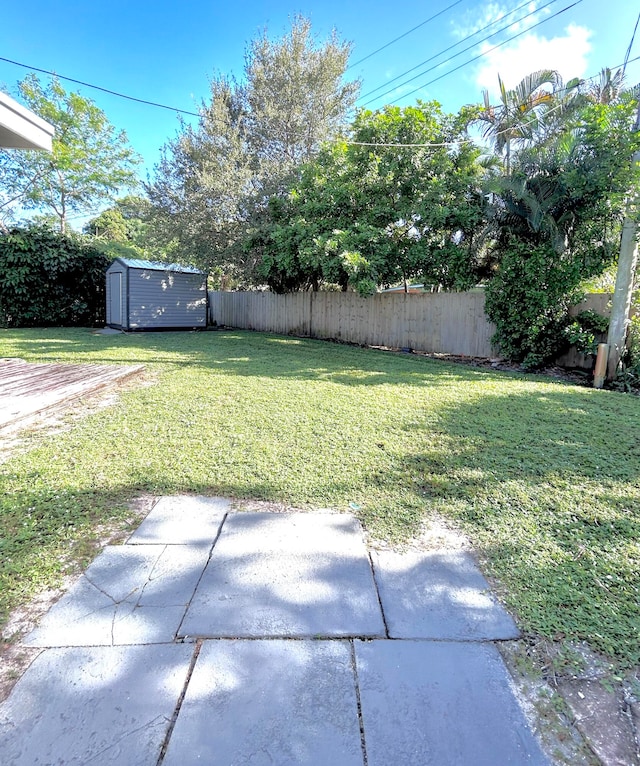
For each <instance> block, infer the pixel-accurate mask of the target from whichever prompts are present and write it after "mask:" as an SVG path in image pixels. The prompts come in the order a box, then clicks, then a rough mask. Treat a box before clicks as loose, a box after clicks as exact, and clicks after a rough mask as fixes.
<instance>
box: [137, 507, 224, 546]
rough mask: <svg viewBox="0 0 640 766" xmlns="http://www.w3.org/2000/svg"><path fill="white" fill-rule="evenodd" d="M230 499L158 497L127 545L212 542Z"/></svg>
mask: <svg viewBox="0 0 640 766" xmlns="http://www.w3.org/2000/svg"><path fill="white" fill-rule="evenodd" d="M230 507H231V502H230V501H229V500H226V499H224V498H222V497H204V496H198V497H193V496H190V495H189V496H187V495H182V496H176V497H161V498H160V500H158V502H157V503H156V505H155V506H154V507H153V509H152V511H151V513H150V514H149V515H148V516H147V518H146V519H145V520H144V521H143V522H142V524H141V525H140V526H139V527H138V529H137V530H136V531H135V532H134V533H133V534H132V535H131V537H130V538H129V539H128V540H127V544H128V545H149V544H151V545H206V544H208V545H212V544H213V541H214V540H215V539H216V537H217V536H218V532H219V531H220V526H221V525H222V522H223V521H224V517H225V514H226V513H227V512H228V511H229V509H230Z"/></svg>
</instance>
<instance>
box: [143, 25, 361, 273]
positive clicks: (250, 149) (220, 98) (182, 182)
mask: <svg viewBox="0 0 640 766" xmlns="http://www.w3.org/2000/svg"><path fill="white" fill-rule="evenodd" d="M349 52H350V45H349V44H348V43H343V42H341V41H340V40H338V38H337V36H336V34H335V33H334V34H332V35H331V36H330V37H329V38H328V39H327V40H324V41H321V40H318V39H316V38H315V37H314V36H313V35H312V33H311V25H310V23H309V21H307V20H306V19H304V18H302V17H296V18H295V19H294V21H293V23H292V26H291V29H290V30H289V32H288V33H287V34H285V35H284V36H283V37H282V38H281V39H279V40H272V39H270V38H269V37H268V36H267V33H266V32H264V33H263V34H262V35H261V36H259V37H258V38H257V39H256V40H254V41H253V42H251V43H250V44H249V46H248V49H247V52H246V57H245V69H244V80H243V81H242V82H237V81H236V80H235V79H233V78H229V77H223V76H216V77H214V78H213V80H212V82H211V98H210V100H209V101H208V102H205V103H203V104H202V106H201V109H200V118H199V120H198V123H197V125H195V126H189V125H186V124H183V125H182V126H181V128H180V130H179V132H178V134H177V136H176V138H175V139H173V140H172V141H169V142H168V143H167V144H166V145H165V147H164V150H163V155H162V159H161V161H160V163H159V164H158V166H157V167H156V169H155V175H154V178H153V180H152V181H151V182H150V183H149V184H148V185H147V192H148V194H149V198H150V200H151V202H152V204H153V220H154V225H155V227H156V229H157V231H158V232H160V234H161V235H162V236H163V237H164V239H165V241H166V243H167V244H168V245H169V246H170V247H171V246H173V247H179V248H180V252H181V253H182V254H184V256H185V257H186V258H187V259H188V260H191V261H193V262H196V263H198V264H200V265H201V266H204V267H206V268H209V269H213V270H214V271H217V272H219V273H220V274H221V275H222V276H224V277H225V278H226V279H227V280H229V279H231V280H232V281H233V282H234V283H236V284H237V283H240V284H247V283H248V280H249V279H250V277H251V275H252V273H253V269H254V266H255V259H254V258H253V256H252V254H251V253H247V251H246V250H244V249H243V248H242V246H241V244H242V240H243V238H244V235H245V233H246V230H247V227H248V226H250V225H251V224H253V225H255V222H256V221H257V220H258V219H259V218H260V217H261V216H262V215H264V212H265V209H266V207H267V200H268V197H269V195H270V194H272V193H279V192H281V191H282V190H283V189H285V188H286V186H287V183H288V181H289V179H290V178H291V177H292V174H294V173H295V172H296V171H297V168H298V166H299V164H300V163H301V162H302V161H305V160H309V159H310V158H311V157H312V156H313V155H314V154H315V153H316V152H317V151H318V150H319V148H320V145H321V143H322V142H323V141H325V140H326V139H328V138H330V137H333V136H334V135H335V134H336V133H337V132H338V131H339V129H340V128H341V127H342V126H343V125H344V124H345V123H346V116H347V113H348V111H349V110H350V109H351V107H352V106H353V104H354V101H355V98H356V96H357V93H358V88H359V85H358V83H357V82H347V83H344V82H343V75H344V73H345V70H346V66H347V60H348V57H349Z"/></svg>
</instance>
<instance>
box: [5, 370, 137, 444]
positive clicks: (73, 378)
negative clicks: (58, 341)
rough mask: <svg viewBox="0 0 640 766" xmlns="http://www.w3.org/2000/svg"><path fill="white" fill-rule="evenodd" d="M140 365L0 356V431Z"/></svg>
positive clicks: (117, 379)
mask: <svg viewBox="0 0 640 766" xmlns="http://www.w3.org/2000/svg"><path fill="white" fill-rule="evenodd" d="M143 369H144V365H141V364H139V365H128V366H123V365H113V364H34V363H31V362H25V361H24V360H23V359H0V431H3V430H6V429H9V428H12V427H13V426H18V427H19V426H20V425H23V424H26V423H25V421H28V420H29V419H31V418H32V417H33V416H35V415H38V414H40V413H42V412H45V411H48V410H51V409H59V408H62V407H64V406H69V405H70V404H71V403H72V402H73V401H74V400H75V399H77V398H78V397H81V396H86V395H87V394H92V393H94V392H96V391H98V390H100V389H103V388H106V387H108V386H112V385H114V384H115V383H117V382H120V381H122V380H125V379H126V378H128V377H131V376H132V375H136V374H138V373H140V372H141V371H142V370H143Z"/></svg>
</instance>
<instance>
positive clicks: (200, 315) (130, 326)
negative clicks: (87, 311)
mask: <svg viewBox="0 0 640 766" xmlns="http://www.w3.org/2000/svg"><path fill="white" fill-rule="evenodd" d="M106 300H107V324H108V325H110V326H112V327H118V328H122V329H123V330H152V329H168V328H188V327H189V328H190V327H206V326H207V291H206V277H205V275H204V274H192V273H185V272H181V271H172V270H167V271H159V270H157V269H140V268H133V267H130V266H126V265H124V264H122V263H120V262H118V261H115V262H114V263H113V264H112V265H111V266H110V267H109V268H108V269H107V278H106Z"/></svg>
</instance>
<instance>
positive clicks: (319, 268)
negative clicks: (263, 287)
mask: <svg viewBox="0 0 640 766" xmlns="http://www.w3.org/2000/svg"><path fill="white" fill-rule="evenodd" d="M468 119H469V115H468V114H467V112H466V110H465V111H464V112H463V113H461V114H459V115H446V114H444V113H443V112H442V110H441V108H440V106H439V105H438V104H437V103H436V102H430V103H419V104H418V105H417V106H415V107H406V108H404V109H400V108H399V107H386V108H384V109H382V110H379V111H375V112H372V111H363V112H360V113H359V114H358V115H357V117H356V119H355V121H354V123H353V127H352V131H351V139H350V140H349V141H344V140H343V141H340V142H336V143H335V144H333V145H330V146H327V147H326V148H325V149H324V150H323V151H322V152H321V153H320V155H319V156H318V157H317V159H315V160H313V161H312V162H310V163H308V164H307V165H306V166H305V167H304V168H303V170H302V173H301V176H300V179H299V181H298V182H297V183H296V184H294V185H293V187H292V188H291V190H290V192H289V193H288V195H286V196H282V195H279V196H274V197H272V198H271V205H270V211H269V212H270V215H269V216H265V217H264V219H263V220H262V222H261V226H259V227H256V228H255V229H254V230H252V231H251V232H250V236H249V237H248V239H247V242H246V246H247V247H248V248H250V249H251V250H252V251H254V252H256V253H257V254H258V255H259V259H260V261H259V266H258V273H259V274H260V275H261V276H262V277H264V279H265V280H266V281H267V283H268V284H269V286H270V287H271V288H272V289H274V290H276V291H279V292H284V291H288V290H293V289H301V288H307V287H312V288H314V289H317V288H318V287H319V286H320V285H321V284H323V283H325V284H326V283H333V284H337V285H340V286H341V287H342V288H343V289H346V288H347V287H348V286H351V287H353V288H354V289H356V290H358V291H359V292H361V293H363V294H367V293H371V292H374V291H375V290H376V289H377V288H378V287H379V286H382V285H390V284H396V283H399V282H404V283H405V284H406V283H407V282H408V281H409V280H413V279H421V280H423V281H424V282H427V283H428V284H431V285H434V286H436V287H446V288H453V289H462V288H465V287H469V286H471V285H473V284H475V283H476V282H477V281H478V278H479V273H480V271H481V264H480V262H479V261H478V259H477V250H476V249H475V248H474V245H473V239H474V234H475V232H476V231H477V229H478V227H479V223H480V221H481V219H482V211H483V207H484V198H483V196H482V194H481V192H480V186H479V181H480V166H479V165H478V164H477V163H476V158H477V157H478V155H479V150H478V149H476V148H474V147H473V146H472V145H471V143H470V142H469V141H468V140H467V136H466V124H467V122H468Z"/></svg>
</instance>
